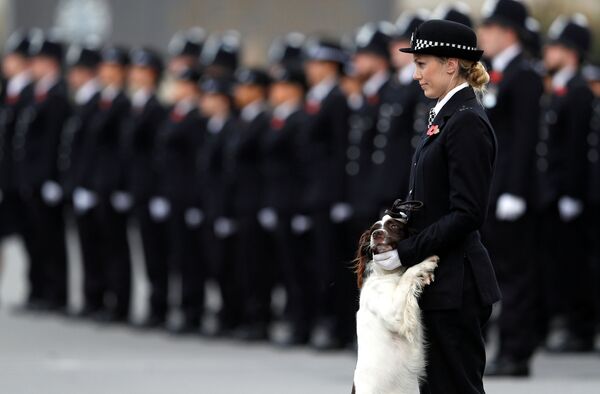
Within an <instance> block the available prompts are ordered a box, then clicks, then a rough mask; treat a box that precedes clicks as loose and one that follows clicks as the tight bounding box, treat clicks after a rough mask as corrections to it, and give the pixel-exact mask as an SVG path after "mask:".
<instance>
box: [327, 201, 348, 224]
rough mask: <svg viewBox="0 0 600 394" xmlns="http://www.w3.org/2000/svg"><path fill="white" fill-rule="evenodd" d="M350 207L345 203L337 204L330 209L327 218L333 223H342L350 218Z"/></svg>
mask: <svg viewBox="0 0 600 394" xmlns="http://www.w3.org/2000/svg"><path fill="white" fill-rule="evenodd" d="M353 213H354V212H353V211H352V206H351V205H350V204H348V203H345V202H338V203H336V204H334V205H333V207H331V211H329V217H330V218H331V221H332V222H333V223H343V222H345V221H346V220H348V219H350V218H351V217H352V214H353Z"/></svg>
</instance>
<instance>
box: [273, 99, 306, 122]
mask: <svg viewBox="0 0 600 394" xmlns="http://www.w3.org/2000/svg"><path fill="white" fill-rule="evenodd" d="M299 109H300V105H299V104H298V103H296V102H295V101H288V102H286V103H283V104H280V105H278V106H277V107H275V109H274V110H273V117H274V118H277V119H280V120H286V119H287V118H288V117H289V116H290V115H291V114H293V113H294V112H296V111H298V110H299Z"/></svg>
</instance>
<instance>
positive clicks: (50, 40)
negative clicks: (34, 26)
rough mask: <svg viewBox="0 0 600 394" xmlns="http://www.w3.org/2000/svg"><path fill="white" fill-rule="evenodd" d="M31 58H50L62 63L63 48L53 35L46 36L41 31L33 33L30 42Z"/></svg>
mask: <svg viewBox="0 0 600 394" xmlns="http://www.w3.org/2000/svg"><path fill="white" fill-rule="evenodd" d="M29 56H31V57H34V56H43V57H49V58H52V59H54V60H56V61H57V62H59V63H61V62H62V60H63V46H62V44H61V43H60V42H59V41H58V39H56V37H53V36H52V35H51V34H44V32H42V31H41V30H35V31H33V32H32V33H31V38H30V41H29Z"/></svg>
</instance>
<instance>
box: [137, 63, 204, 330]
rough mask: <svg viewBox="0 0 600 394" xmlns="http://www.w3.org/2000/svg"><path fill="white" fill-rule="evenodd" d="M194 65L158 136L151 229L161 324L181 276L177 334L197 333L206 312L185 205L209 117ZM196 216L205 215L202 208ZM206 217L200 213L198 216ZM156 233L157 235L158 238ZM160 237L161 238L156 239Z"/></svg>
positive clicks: (155, 315) (183, 76) (154, 315)
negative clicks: (173, 276)
mask: <svg viewBox="0 0 600 394" xmlns="http://www.w3.org/2000/svg"><path fill="white" fill-rule="evenodd" d="M199 78H200V75H199V73H198V72H197V71H195V70H193V69H187V70H184V71H183V72H181V73H180V74H179V76H178V77H177V80H176V81H175V84H174V86H173V88H174V89H173V94H174V95H173V98H174V99H175V105H174V106H173V108H172V110H171V113H170V115H169V117H168V119H167V121H166V122H165V123H164V124H163V126H162V127H161V129H160V131H159V132H158V136H157V140H156V144H157V146H156V170H157V187H156V190H155V193H156V194H155V195H154V197H152V198H151V199H150V202H149V204H150V205H149V208H150V216H151V221H152V222H154V224H151V226H152V227H151V228H149V230H151V233H150V234H149V236H150V239H148V242H149V243H148V244H147V252H146V255H147V260H146V264H147V269H148V273H149V278H150V281H151V284H152V293H151V298H150V303H151V306H152V309H151V311H152V312H151V314H150V316H151V318H150V320H155V321H156V322H157V323H162V322H163V321H164V319H165V313H166V312H167V311H168V296H169V293H171V294H174V293H175V292H173V291H170V292H169V291H167V289H168V284H169V283H173V282H169V280H168V278H169V272H171V273H174V274H176V277H177V278H178V279H179V284H180V286H179V289H178V290H179V292H178V293H179V294H177V295H178V297H177V298H178V300H177V303H178V304H179V306H180V308H181V312H182V314H183V320H182V321H181V323H180V324H179V325H171V326H169V329H170V330H171V331H172V332H173V333H179V334H184V333H192V332H198V330H199V328H200V319H201V318H202V314H203V311H204V270H203V267H202V260H201V258H200V256H199V254H198V242H199V240H198V239H196V238H194V236H193V235H194V231H190V228H189V227H188V223H189V218H188V219H187V220H186V212H187V211H186V210H187V209H188V208H189V207H191V206H194V205H193V204H194V203H195V202H194V201H193V197H194V193H193V191H194V189H193V187H192V186H193V184H194V181H195V174H196V172H195V169H196V154H197V151H198V149H199V147H200V144H201V143H202V139H203V134H204V121H203V119H202V117H201V116H200V113H199V111H198V108H197V107H198V80H199ZM197 215H201V214H200V213H199V212H197ZM199 220H201V217H197V218H196V221H199ZM155 237H156V238H155ZM157 238H158V239H157Z"/></svg>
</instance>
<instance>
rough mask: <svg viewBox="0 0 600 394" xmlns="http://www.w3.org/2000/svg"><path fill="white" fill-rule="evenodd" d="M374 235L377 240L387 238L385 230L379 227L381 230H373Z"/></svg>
mask: <svg viewBox="0 0 600 394" xmlns="http://www.w3.org/2000/svg"><path fill="white" fill-rule="evenodd" d="M372 237H373V240H375V241H382V240H384V239H385V230H384V229H379V230H375V231H373V234H372Z"/></svg>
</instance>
